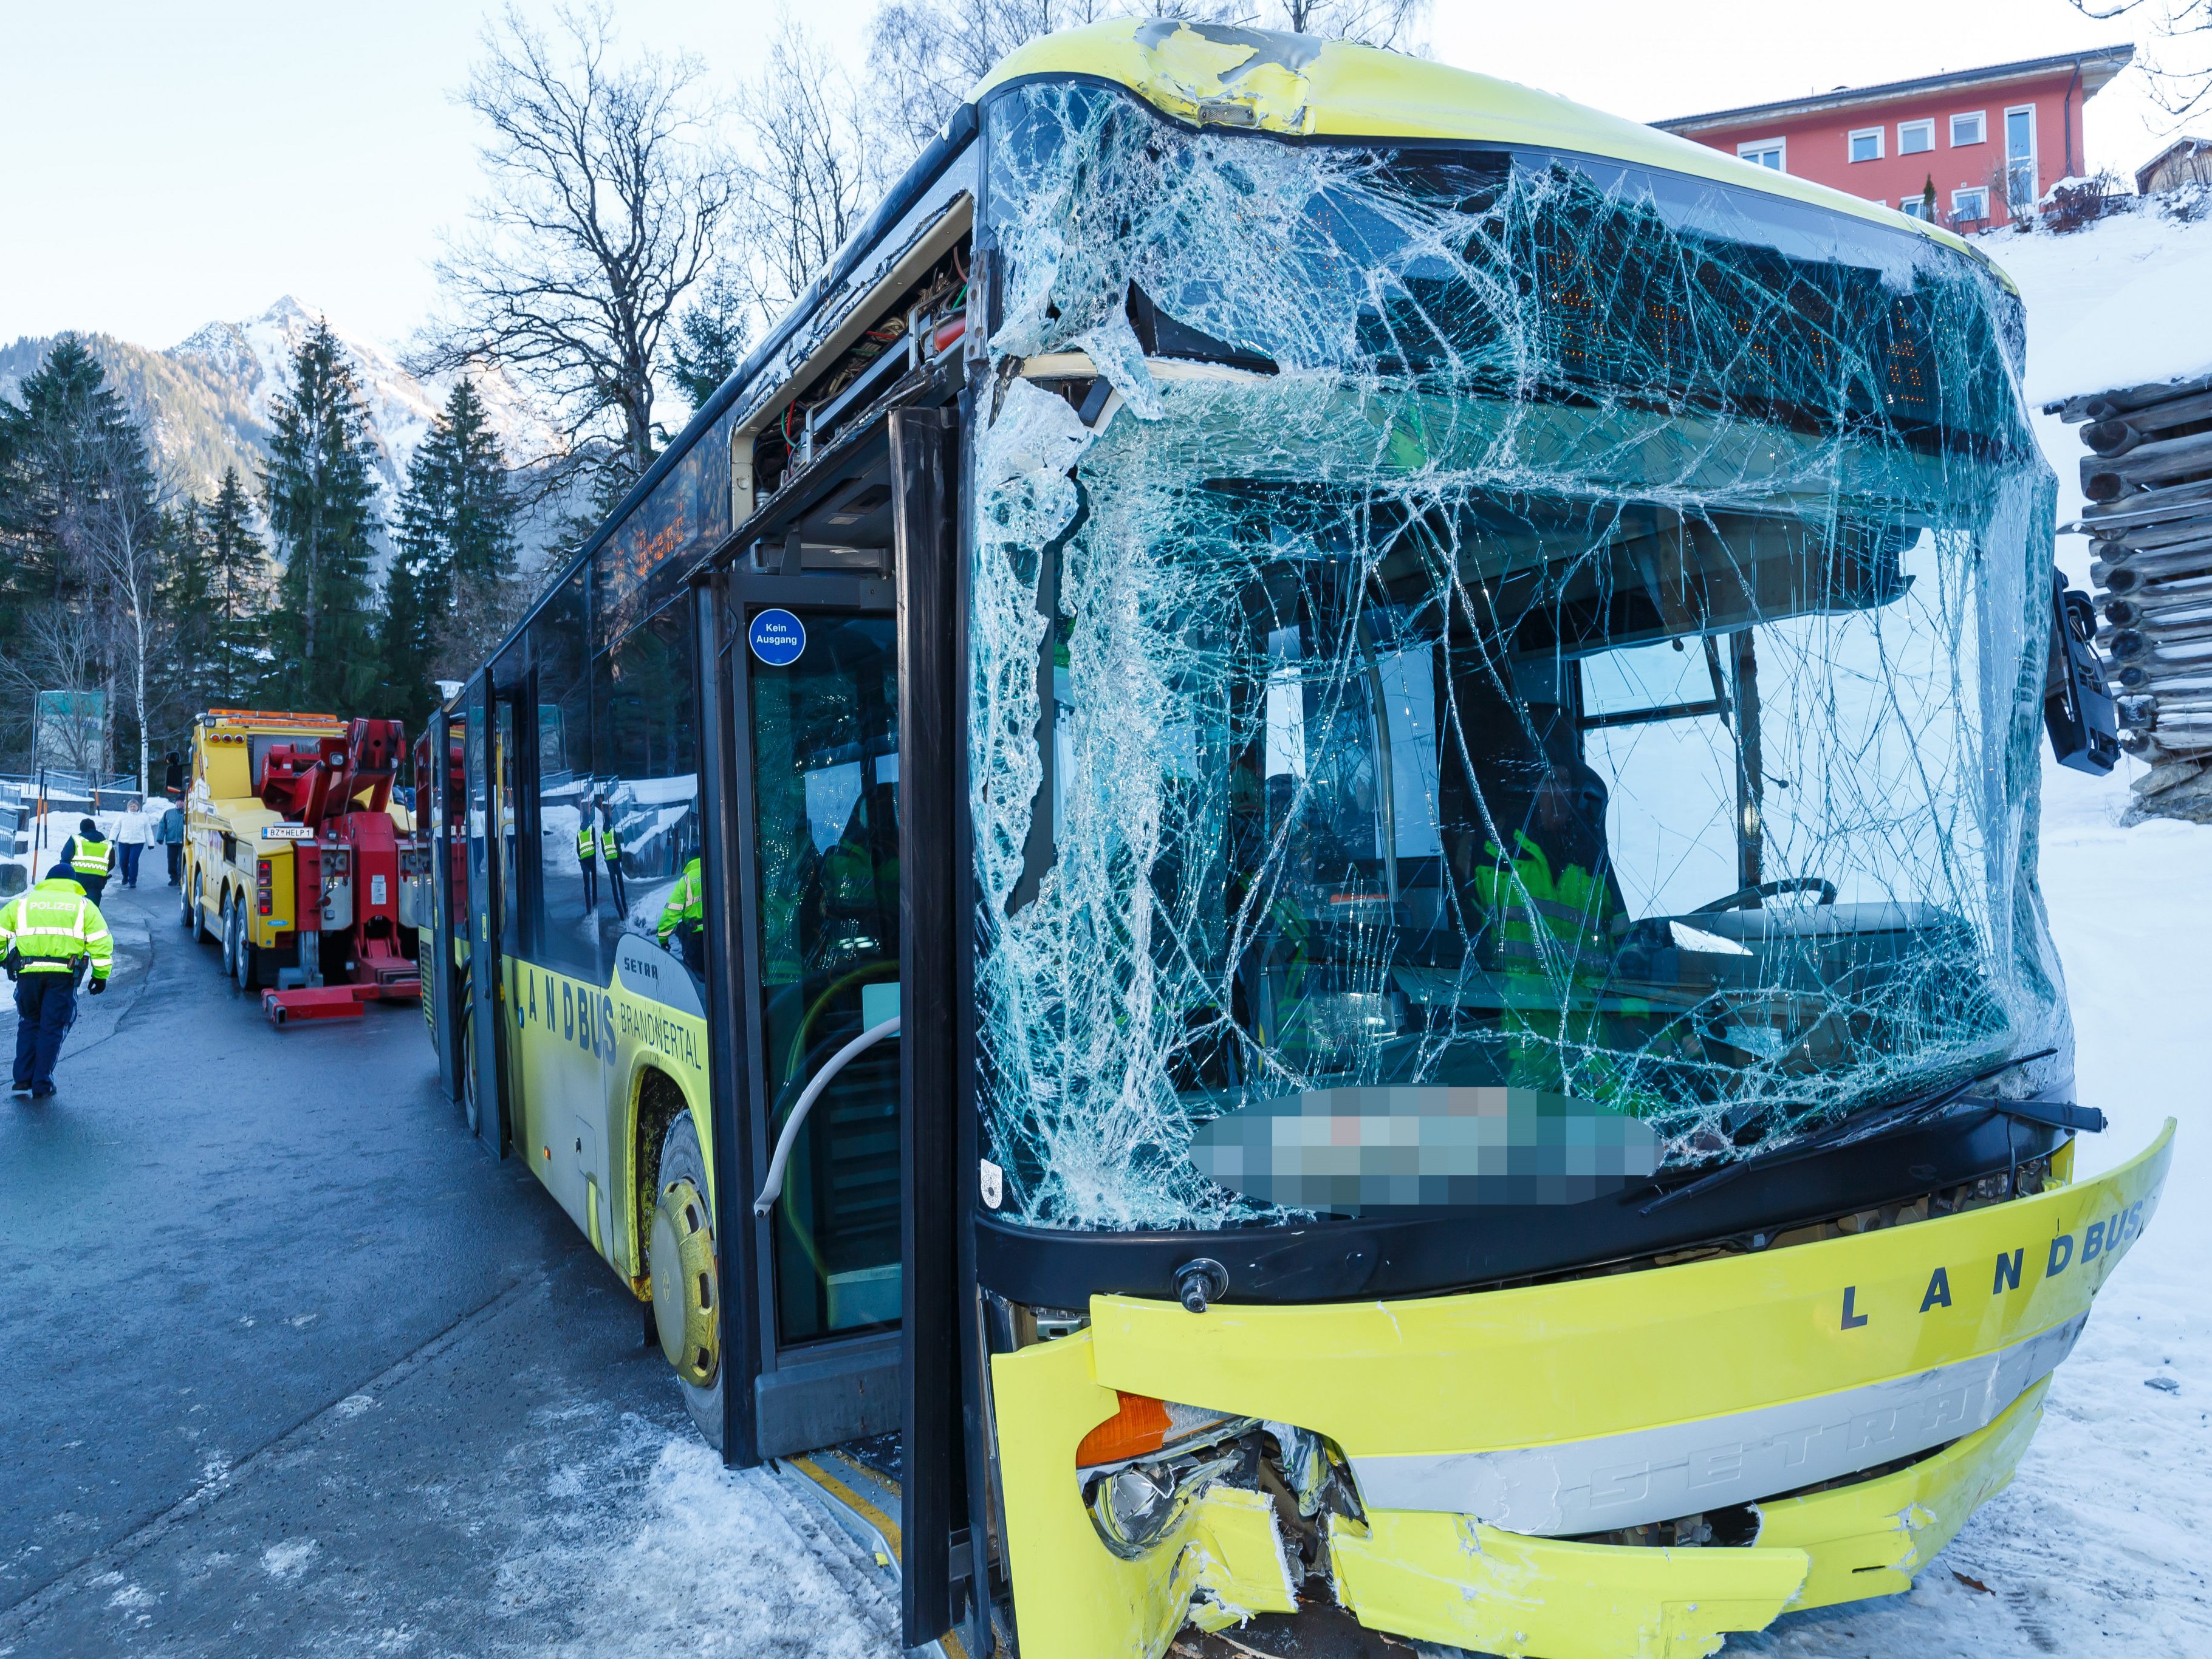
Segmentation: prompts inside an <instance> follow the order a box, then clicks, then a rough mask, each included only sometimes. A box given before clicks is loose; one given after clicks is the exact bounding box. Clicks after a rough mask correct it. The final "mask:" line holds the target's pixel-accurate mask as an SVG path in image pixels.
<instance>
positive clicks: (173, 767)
mask: <svg viewBox="0 0 2212 1659" xmlns="http://www.w3.org/2000/svg"><path fill="white" fill-rule="evenodd" d="M161 790H162V793H164V794H170V795H181V794H183V793H185V761H184V757H183V756H181V755H179V754H178V753H177V751H176V750H173V749H172V750H170V751H169V755H168V759H167V762H166V763H165V764H164V767H163V769H162V773H161Z"/></svg>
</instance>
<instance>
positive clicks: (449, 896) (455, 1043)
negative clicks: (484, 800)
mask: <svg viewBox="0 0 2212 1659" xmlns="http://www.w3.org/2000/svg"><path fill="white" fill-rule="evenodd" d="M464 729H465V721H464V720H462V719H459V718H457V717H456V716H455V715H453V714H451V713H449V712H448V711H447V709H445V708H435V709H433V710H431V711H430V716H429V719H428V721H426V722H425V729H424V732H423V734H422V738H421V740H420V741H419V742H418V744H416V750H417V752H418V755H419V757H420V758H419V760H418V763H417V764H416V769H415V773H416V775H415V822H416V826H417V830H418V835H419V836H420V837H421V839H422V842H423V850H424V853H425V854H426V855H427V857H428V865H429V877H430V895H431V902H430V904H429V905H428V908H427V910H426V911H425V914H426V915H428V918H429V922H430V925H429V927H428V929H427V930H426V934H427V936H426V937H425V938H424V939H422V941H421V942H420V945H419V947H418V949H417V951H416V957H417V959H418V961H419V963H420V964H421V967H422V997H423V1001H424V1005H425V1006H426V1007H427V1008H428V1012H429V1017H430V1035H431V1042H432V1044H433V1046H434V1047H435V1048H436V1050H437V1054H438V1081H439V1083H440V1085H441V1086H442V1087H443V1088H444V1089H445V1091H446V1093H447V1097H448V1098H449V1099H453V1100H460V1099H463V1098H465V1094H466V1085H465V1080H464V1079H463V1078H462V1076H461V1063H462V1057H463V1054H465V1052H466V1051H465V1046H464V1044H463V1042H462V1040H461V1035H460V1022H461V1016H462V1012H463V1011H464V1010H465V1009H466V1008H467V1007H468V1006H469V998H468V980H467V973H466V969H465V967H464V965H463V964H464V962H465V955H464V953H463V952H462V951H460V950H459V949H458V948H457V941H456V939H455V933H454V930H455V928H456V927H457V926H465V923H464V922H463V920H462V919H463V918H464V917H465V915H466V914H467V910H468V905H467V891H466V889H465V885H464V884H465V880H466V872H465V854H463V852H462V848H461V844H460V838H459V837H460V830H461V828H462V826H463V825H464V824H465V823H466V821H467V807H466V805H465V799H466V794H465V782H466V777H465V771H464V770H463V769H462V768H461V767H460V766H459V765H457V764H456V756H457V748H456V745H458V744H459V743H460V742H461V733H462V731H463V730H464Z"/></svg>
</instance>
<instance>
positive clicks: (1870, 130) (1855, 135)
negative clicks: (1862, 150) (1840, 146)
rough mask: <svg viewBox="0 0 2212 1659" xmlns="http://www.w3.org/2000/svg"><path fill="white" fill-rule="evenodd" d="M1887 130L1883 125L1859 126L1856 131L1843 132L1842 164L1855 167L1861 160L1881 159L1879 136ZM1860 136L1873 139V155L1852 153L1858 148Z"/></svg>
mask: <svg viewBox="0 0 2212 1659" xmlns="http://www.w3.org/2000/svg"><path fill="white" fill-rule="evenodd" d="M1885 131H1887V128H1884V127H1861V128H1859V130H1858V131H1856V132H1847V133H1845V134H1844V165H1845V166H1847V167H1856V166H1857V164H1858V163H1859V162H1861V161H1880V160H1881V157H1882V143H1881V136H1882V134H1883V133H1884V132H1885ZM1862 138H1871V139H1873V140H1874V154H1873V155H1854V154H1853V153H1852V152H1853V151H1855V150H1856V149H1857V148H1858V142H1859V140H1860V139H1862Z"/></svg>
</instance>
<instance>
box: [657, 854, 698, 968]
mask: <svg viewBox="0 0 2212 1659" xmlns="http://www.w3.org/2000/svg"><path fill="white" fill-rule="evenodd" d="M706 931H707V907H706V892H705V890H704V888H703V887H702V885H701V884H700V880H699V860H698V859H697V858H696V857H694V858H693V859H692V860H690V862H689V863H687V864H686V865H685V866H684V874H683V875H682V876H681V877H680V878H678V881H677V883H676V887H675V890H673V891H672V892H671V893H670V894H669V896H668V902H667V903H665V904H664V905H662V906H661V907H660V942H661V944H662V945H664V946H665V945H667V943H668V941H669V939H670V938H671V935H672V936H673V937H674V939H675V940H676V945H677V948H678V950H679V951H681V952H682V954H683V957H684V966H685V967H687V968H689V969H691V971H692V972H693V973H695V974H703V973H704V972H706V971H707V953H706Z"/></svg>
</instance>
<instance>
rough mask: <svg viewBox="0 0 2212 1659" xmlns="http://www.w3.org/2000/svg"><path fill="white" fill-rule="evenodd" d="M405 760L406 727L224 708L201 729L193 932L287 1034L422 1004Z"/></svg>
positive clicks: (193, 832) (190, 845)
mask: <svg viewBox="0 0 2212 1659" xmlns="http://www.w3.org/2000/svg"><path fill="white" fill-rule="evenodd" d="M405 752H406V751H405V740H404V734H403V732H401V729H400V726H399V723H398V721H396V720H351V721H344V720H338V719H337V718H335V717H333V716H331V715H327V714H295V713H288V712H272V711H267V710H259V709H229V708H219V709H213V710H210V711H209V713H208V714H204V715H203V716H202V717H201V719H200V721H199V724H198V726H197V727H196V728H195V730H194V733H193V741H192V783H191V795H190V797H189V799H188V802H187V811H186V820H185V822H186V836H185V872H184V880H183V883H182V886H181V907H182V915H181V917H180V920H181V921H183V923H184V925H185V927H186V928H187V929H188V930H190V931H191V932H192V933H193V934H194V935H195V936H196V937H198V938H202V939H206V938H210V937H212V938H216V939H219V940H220V942H221V944H222V959H223V966H224V969H226V971H228V973H229V974H230V975H231V976H232V977H233V978H234V979H235V980H236V981H238V985H239V988H240V989H241V990H246V991H253V990H260V991H261V992H262V994H263V995H262V1007H263V1010H264V1012H266V1013H267V1015H268V1017H269V1018H270V1021H271V1022H272V1023H274V1024H278V1025H283V1024H289V1022H290V1021H292V1020H294V1019H338V1018H358V1017H359V1016H360V1014H361V1012H362V1004H363V1003H364V1002H368V1001H374V1000H391V1001H405V1000H413V999H414V998H416V997H417V996H418V995H419V994H420V991H421V985H420V980H419V977H418V975H417V973H416V964H415V928H416V919H415V918H414V917H412V916H410V915H406V914H404V912H406V911H407V910H408V909H409V908H410V905H411V901H412V899H413V897H414V895H413V894H412V893H410V890H409V886H408V881H407V878H408V877H409V876H410V875H411V874H412V873H413V871H414V866H415V865H416V861H417V860H419V859H420V858H421V857H422V854H421V853H420V851H419V850H418V848H417V847H416V836H415V835H414V821H413V816H412V814H411V813H410V811H408V810H407V809H406V808H405V807H404V806H403V805H397V804H395V803H394V802H393V800H392V780H393V777H394V775H396V773H397V770H398V766H399V764H400V760H401V757H402V756H404V753H405Z"/></svg>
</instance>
